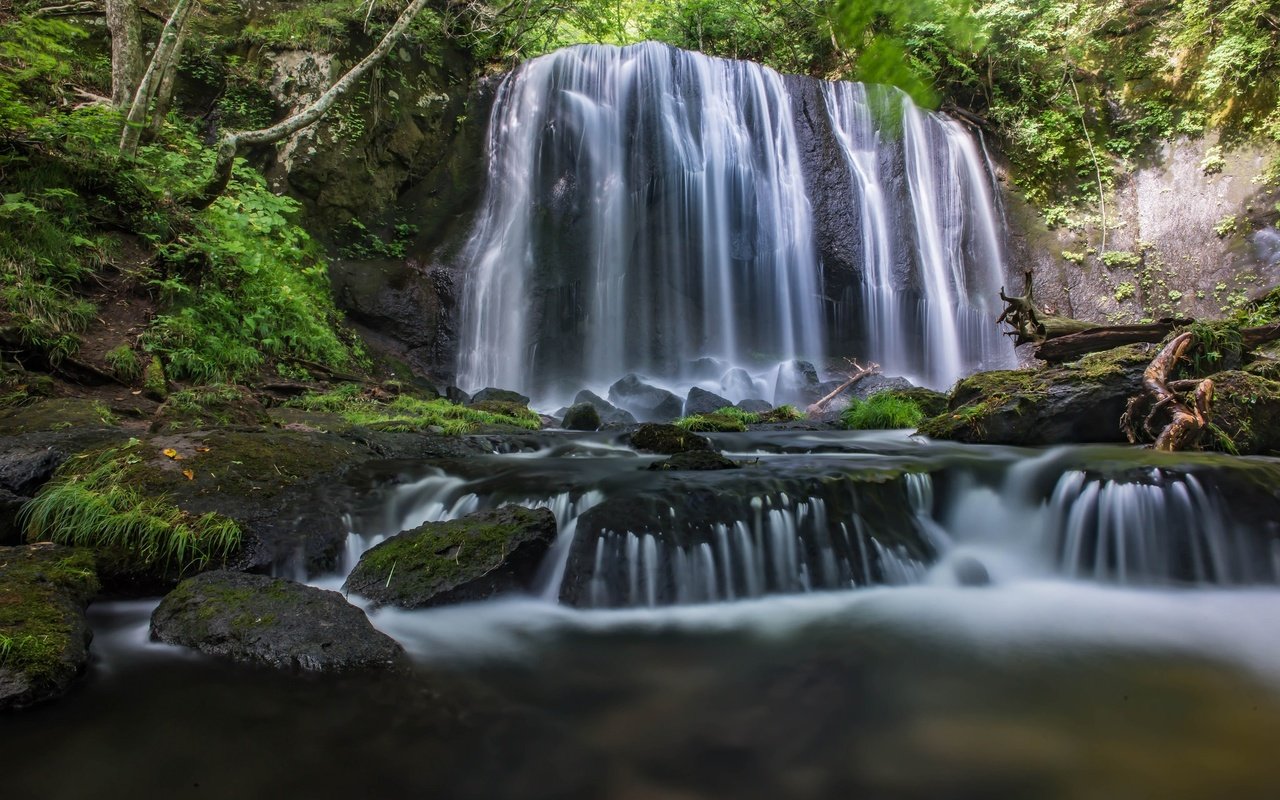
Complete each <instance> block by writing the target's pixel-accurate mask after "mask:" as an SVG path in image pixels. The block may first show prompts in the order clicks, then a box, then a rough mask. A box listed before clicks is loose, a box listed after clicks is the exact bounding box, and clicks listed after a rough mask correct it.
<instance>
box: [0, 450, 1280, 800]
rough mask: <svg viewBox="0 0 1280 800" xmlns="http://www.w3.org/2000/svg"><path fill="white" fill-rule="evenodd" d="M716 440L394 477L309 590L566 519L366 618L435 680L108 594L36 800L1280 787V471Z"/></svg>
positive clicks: (11, 779)
mask: <svg viewBox="0 0 1280 800" xmlns="http://www.w3.org/2000/svg"><path fill="white" fill-rule="evenodd" d="M713 438H714V439H715V440H716V443H717V445H718V446H720V447H721V448H723V449H724V450H725V451H726V452H727V453H729V454H731V455H732V457H733V458H735V459H736V460H739V461H740V462H745V463H746V466H744V468H742V469H740V470H726V471H722V472H708V473H660V472H659V473H655V472H652V471H648V470H646V469H644V468H645V467H646V466H647V465H648V463H650V462H652V461H654V460H655V458H654V457H652V456H647V455H642V454H638V453H636V452H633V451H631V450H630V449H628V448H626V447H625V446H623V445H622V444H621V443H620V441H619V438H618V437H617V436H616V435H610V434H604V433H601V434H583V435H568V434H556V435H552V434H547V435H543V436H542V437H526V439H525V440H523V441H524V443H523V445H522V446H519V445H512V446H510V447H508V448H506V449H510V450H512V452H502V453H495V454H494V455H492V456H487V457H479V458H472V459H466V460H459V461H457V462H447V461H442V462H433V463H430V464H421V463H419V464H415V463H385V464H379V465H376V466H375V467H372V469H376V471H377V473H378V475H380V476H382V478H383V479H382V481H381V488H379V489H377V490H375V491H372V492H370V493H369V494H368V496H367V497H365V498H363V499H362V500H361V501H360V502H359V503H358V504H357V505H358V507H355V508H352V509H351V511H350V514H349V524H350V529H351V530H352V531H353V533H352V534H351V536H350V542H351V547H350V551H351V552H350V554H349V555H348V557H347V559H346V561H345V563H344V566H343V568H342V570H340V571H339V573H335V574H330V575H321V576H313V577H311V578H310V580H309V582H311V583H313V584H314V585H317V586H322V587H325V588H337V587H338V586H340V585H341V582H342V578H343V574H345V573H344V572H343V570H346V569H349V568H350V567H351V566H352V565H353V564H354V558H355V557H356V556H357V555H358V553H359V552H360V551H361V550H363V549H364V548H367V547H369V546H372V544H374V543H376V542H377V541H380V540H381V539H382V538H383V537H385V536H386V535H388V534H393V533H395V532H397V531H399V530H401V529H403V528H405V527H411V526H414V525H417V524H419V523H420V522H422V521H425V520H432V519H450V518H454V517H457V516H460V515H462V514H465V513H468V512H470V511H473V510H476V509H478V508H486V507H493V506H496V505H499V504H502V503H508V502H519V503H522V504H526V505H545V506H547V507H549V508H551V509H552V511H553V512H554V513H555V514H556V516H557V520H558V522H559V523H560V531H561V533H560V538H559V540H558V541H557V543H556V545H555V546H553V547H552V549H551V550H550V552H549V554H548V556H547V559H546V563H545V564H544V565H543V570H542V576H541V578H540V582H541V585H540V590H539V592H537V593H536V594H535V595H533V596H528V597H509V598H502V599H498V600H494V601H490V602H485V603H477V604H471V605H463V606H454V607H444V608H436V609H426V610H418V611H404V610H398V609H389V608H384V609H379V610H370V611H369V614H370V618H371V620H372V621H373V622H374V624H375V625H376V626H377V627H378V628H380V629H381V630H383V631H385V632H386V633H388V634H390V635H391V636H393V637H395V638H396V639H397V640H398V641H400V642H401V643H402V644H403V645H404V646H405V647H406V649H407V650H408V651H409V652H410V654H411V655H412V656H413V659H414V664H415V666H414V669H413V670H412V671H411V672H410V673H409V674H407V675H346V676H336V677H332V676H330V677H313V676H294V675H283V674H277V673H274V672H270V671H266V670H258V669H248V668H241V667H235V666H231V665H227V664H224V663H220V662H214V661H211V660H209V659H206V658H204V657H200V656H196V655H193V654H191V653H190V652H188V651H185V650H182V649H180V648H172V647H167V646H163V645H158V644H154V643H151V642H150V641H149V639H148V635H147V623H148V619H149V616H150V613H151V611H152V609H153V608H154V606H155V601H154V600H150V601H147V600H141V601H130V602H113V603H101V604H98V605H95V606H94V607H93V608H92V609H91V618H92V621H93V624H94V628H95V640H94V644H93V650H94V658H93V662H92V666H91V669H90V673H89V675H88V676H87V677H86V679H85V680H83V681H82V682H81V684H80V685H79V687H78V688H77V689H76V690H75V691H73V692H72V694H71V695H70V696H68V697H67V698H65V699H64V700H62V701H60V702H58V703H54V704H50V705H48V706H46V707H42V708H37V709H34V710H32V711H30V712H28V713H25V714H23V715H22V716H21V717H10V718H7V719H4V720H0V752H4V753H6V754H7V755H6V761H7V762H8V764H9V769H8V770H6V773H7V778H8V782H7V783H8V786H7V789H8V791H7V794H8V796H12V797H31V798H37V797H38V798H46V797H47V798H62V797H67V798H71V797H95V798H100V797H121V798H124V797H137V796H139V795H141V796H161V795H162V796H166V797H236V798H257V797H262V798H266V797H281V796H288V797H295V796H296V797H321V798H328V797H333V798H341V797H409V796H420V795H422V794H424V793H426V792H432V793H436V794H439V795H443V796H446V797H472V796H475V797H499V798H507V797H510V798H542V797H546V798H566V797H581V798H604V797H607V798H704V797H705V798H712V797H724V798H756V797H759V798H778V797H787V798H825V797H847V796H864V797H905V798H916V797H919V798H969V797H973V798H979V797H981V798H1005V797H1008V798H1013V797H1033V796H1034V797H1041V798H1104V797H1165V798H1182V797H1186V798H1192V797H1222V796H1233V797H1272V796H1274V794H1275V790H1274V787H1275V786H1276V785H1277V783H1278V782H1280V762H1278V761H1277V760H1276V759H1275V757H1274V746H1275V744H1276V743H1277V742H1280V630H1277V627H1276V624H1275V620H1276V619H1280V589H1277V584H1278V583H1280V580H1278V576H1280V544H1278V542H1280V533H1278V529H1277V522H1276V521H1275V520H1276V519H1277V515H1276V514H1275V513H1274V512H1275V509H1274V501H1272V505H1268V504H1267V502H1266V500H1267V498H1269V497H1270V494H1269V490H1267V489H1266V488H1265V487H1266V486H1268V485H1270V486H1274V485H1275V476H1276V471H1277V470H1280V461H1276V460H1273V459H1264V458H1248V459H1241V458H1226V457H1217V456H1210V455H1180V456H1178V457H1176V458H1165V457H1160V456H1159V454H1154V453H1151V452H1146V451H1140V450H1135V449H1130V448H1119V447H1101V446H1087V447H1080V446H1074V447H1061V448H1054V449H1048V450H1025V449H1015V448H1004V447H988V446H981V447H980V446H966V445H955V444H946V443H931V442H927V441H923V440H918V439H913V438H911V437H909V436H908V435H907V434H906V432H885V433H875V434H870V433H847V432H821V433H811V432H770V433H749V434H723V435H715V436H714V437H713ZM500 449H501V448H500ZM351 599H352V600H353V601H358V600H359V598H355V597H352V598H351ZM33 744H34V746H32V745H33ZM19 752H21V753H22V755H21V757H18V755H17V754H18V753H19Z"/></svg>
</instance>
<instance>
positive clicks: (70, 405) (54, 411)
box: [0, 397, 117, 436]
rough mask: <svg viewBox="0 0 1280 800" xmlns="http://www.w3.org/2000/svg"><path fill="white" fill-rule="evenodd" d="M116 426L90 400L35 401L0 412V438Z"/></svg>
mask: <svg viewBox="0 0 1280 800" xmlns="http://www.w3.org/2000/svg"><path fill="white" fill-rule="evenodd" d="M104 412H105V413H104ZM116 422H117V421H116V419H115V417H114V415H113V414H111V412H110V409H107V408H106V406H104V405H102V404H101V403H99V402H96V401H93V400H85V399H81V398H71V397H64V398H57V399H50V400H36V401H35V402H29V403H25V404H17V405H15V406H11V407H9V408H8V409H5V410H0V435H6V436H16V435H19V434H23V433H33V432H36V431H57V430H64V429H66V428H102V427H104V426H105V427H114V426H115V425H116Z"/></svg>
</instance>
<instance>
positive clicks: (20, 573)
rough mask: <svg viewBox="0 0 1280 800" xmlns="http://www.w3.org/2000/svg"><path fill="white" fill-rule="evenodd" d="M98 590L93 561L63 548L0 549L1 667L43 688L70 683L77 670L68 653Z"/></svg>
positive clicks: (78, 551) (80, 552) (81, 552)
mask: <svg viewBox="0 0 1280 800" xmlns="http://www.w3.org/2000/svg"><path fill="white" fill-rule="evenodd" d="M97 591H98V578H97V574H96V572H95V566H94V559H93V556H92V555H91V554H90V553H88V552H87V551H84V550H67V549H63V548H51V547H48V546H43V547H10V548H0V667H7V668H9V669H12V670H14V671H17V672H22V673H25V674H26V675H27V676H28V678H30V679H31V681H32V682H33V683H35V684H37V685H40V686H50V685H55V684H60V683H65V682H66V681H68V680H70V679H71V678H72V677H74V673H75V669H76V666H75V664H74V663H72V662H71V661H69V660H68V659H67V658H66V657H65V654H66V652H67V650H68V649H69V648H71V647H73V646H75V645H76V644H77V643H75V642H73V640H72V637H74V636H78V635H80V633H79V630H80V627H81V626H80V624H78V619H79V616H80V613H81V609H82V607H83V606H84V604H85V603H87V602H88V601H89V599H90V598H91V597H93V595H94V594H95V593H96V592H97Z"/></svg>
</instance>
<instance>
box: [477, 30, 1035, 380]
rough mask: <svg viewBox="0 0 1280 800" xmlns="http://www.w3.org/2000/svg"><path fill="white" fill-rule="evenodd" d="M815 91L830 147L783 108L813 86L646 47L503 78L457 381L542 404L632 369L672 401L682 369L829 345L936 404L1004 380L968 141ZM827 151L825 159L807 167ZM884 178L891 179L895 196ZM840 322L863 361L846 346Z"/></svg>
mask: <svg viewBox="0 0 1280 800" xmlns="http://www.w3.org/2000/svg"><path fill="white" fill-rule="evenodd" d="M812 83H815V84H817V85H820V86H821V98H822V102H823V103H824V105H825V107H826V110H827V114H828V116H829V118H830V124H829V125H828V126H827V127H828V128H829V130H823V131H818V130H817V129H815V128H814V127H813V124H812V120H811V119H809V118H808V116H807V115H806V114H802V113H800V109H799V108H798V107H797V102H796V100H795V99H794V95H795V92H796V91H797V90H805V88H806V87H809V85H810V82H808V79H800V78H784V77H783V76H781V75H779V74H777V73H775V72H773V71H771V70H769V69H767V68H764V67H761V66H759V65H756V64H751V63H749V62H738V61H728V60H723V59H715V58H709V57H706V56H703V55H700V54H697V53H691V52H686V51H682V50H677V49H674V48H670V47H666V46H664V45H658V44H653V43H647V44H641V45H633V46H631V47H627V48H614V47H604V46H582V47H574V48H568V49H565V50H561V51H558V52H555V53H552V54H550V55H547V56H544V57H542V58H538V59H534V60H532V61H529V62H527V63H525V64H523V65H521V66H520V67H519V68H518V69H516V70H515V71H514V72H512V73H511V75H509V76H508V77H507V78H506V79H505V80H504V81H503V83H502V84H501V86H500V87H499V89H498V91H497V95H496V98H495V101H494V106H493V111H492V114H491V118H490V123H489V133H488V145H487V146H488V158H489V162H488V163H489V168H488V185H487V188H486V193H485V197H484V200H483V204H482V207H481V210H480V213H479V215H478V218H477V221H476V223H475V226H474V228H473V231H472V234H471V236H470V238H469V240H468V242H467V245H466V248H465V250H464V259H463V260H464V262H465V263H466V276H467V277H466V281H467V283H466V288H465V294H464V301H463V311H462V333H461V346H460V353H459V375H458V382H459V383H460V384H461V385H463V386H464V387H465V388H468V389H474V388H479V387H482V386H503V387H511V388H518V389H521V390H524V391H527V392H530V393H532V394H533V395H535V396H538V397H544V398H546V397H548V396H556V397H561V396H564V395H567V394H572V393H573V392H574V391H576V390H577V389H579V388H582V387H584V386H593V387H603V386H605V385H607V384H609V383H611V382H612V381H613V380H615V379H616V378H618V377H621V376H622V375H623V374H624V373H627V372H640V373H644V374H647V375H650V376H652V377H654V378H656V379H659V380H660V381H664V382H666V383H668V384H674V383H679V382H680V380H681V379H682V378H683V377H686V376H685V375H684V372H685V365H687V364H688V363H689V361H690V360H692V359H695V358H698V357H714V358H717V359H720V360H722V361H725V362H727V363H728V364H729V365H745V366H749V367H761V366H762V365H766V364H772V363H776V362H778V361H780V360H783V359H789V358H795V357H801V358H805V359H808V360H811V361H814V362H816V363H821V360H822V358H823V355H824V352H825V351H826V350H828V349H829V340H831V339H832V338H833V336H834V337H835V338H840V339H842V341H841V342H840V344H839V345H838V347H840V348H845V347H846V346H848V347H857V348H859V350H858V351H857V352H849V353H847V354H848V355H854V356H860V357H864V358H865V357H872V358H876V359H878V360H880V361H881V362H882V363H883V364H884V366H885V368H886V370H887V371H890V372H897V373H904V374H908V375H909V376H912V377H914V378H916V379H917V380H919V381H922V382H925V383H928V384H931V385H934V386H939V387H942V386H945V385H946V384H949V383H950V382H952V381H953V380H955V379H956V378H957V377H959V376H960V375H962V374H964V373H965V372H967V371H969V370H972V369H974V368H976V367H977V366H978V365H987V366H992V365H1003V364H1006V363H1008V361H1009V359H1011V354H1012V351H1011V349H1010V347H1009V345H1008V344H1007V342H1006V341H1003V340H1002V337H1000V336H999V335H998V334H997V332H996V331H995V329H994V327H993V326H992V325H991V324H990V316H991V315H990V313H989V312H988V309H987V307H986V304H987V299H988V298H989V297H990V296H993V295H994V294H995V291H996V288H997V287H998V286H999V285H1000V283H1001V282H1002V277H1001V275H1002V272H1003V260H1002V252H1001V246H1000V238H1001V237H1000V229H999V226H998V225H997V223H996V221H995V216H994V212H993V205H992V199H991V192H990V188H989V186H988V184H987V178H986V173H985V170H984V168H983V165H982V161H981V159H980V157H979V155H978V152H977V149H976V148H975V147H974V144H973V142H972V140H971V139H970V138H969V137H968V135H967V134H966V133H965V132H964V131H963V130H962V129H961V128H960V126H959V125H958V124H956V123H954V122H951V121H948V120H946V119H945V118H943V117H939V116H936V115H932V114H927V113H925V112H922V111H920V110H919V109H917V108H916V107H915V106H913V105H912V104H911V103H910V101H909V100H908V99H907V98H906V96H905V95H902V94H901V93H896V92H892V91H889V90H877V94H878V95H882V98H881V101H880V102H878V103H872V102H870V101H869V99H868V96H867V90H866V89H865V88H864V87H862V86H861V85H858V84H848V83H835V84H830V83H819V82H812ZM877 108H889V109H892V110H893V111H892V113H889V114H886V113H881V112H879V111H877V110H876V109H877ZM820 139H821V141H819V140H820ZM832 140H834V142H835V143H834V145H833V144H832ZM831 146H834V147H835V148H836V149H837V150H838V151H839V152H840V153H841V156H840V157H839V158H840V159H843V162H841V161H839V160H837V161H831V160H830V159H827V160H825V161H824V159H821V158H816V159H815V158H813V157H812V154H813V152H814V151H815V150H816V149H822V148H829V147H831ZM820 162H822V163H820ZM827 162H830V163H827ZM890 163H898V164H904V165H905V169H904V170H892V172H893V173H894V175H895V176H896V177H893V178H890V177H889V175H888V173H889V172H890V171H891V170H890V169H889V168H888V167H887V166H884V165H887V164H890ZM846 169H847V171H848V174H847V175H845V176H843V177H842V178H841V179H840V182H842V185H843V187H844V188H843V189H842V190H840V191H838V192H837V193H836V195H835V196H828V195H827V194H823V195H822V196H821V202H823V203H832V204H835V207H836V208H837V214H839V215H840V216H842V217H843V216H845V213H844V211H845V209H852V208H855V207H856V208H858V209H860V211H859V214H860V219H859V220H858V222H857V228H858V235H859V236H860V237H861V240H862V254H861V256H860V257H859V259H858V260H859V261H860V262H861V263H860V265H859V268H860V269H861V271H862V274H863V277H862V286H863V287H864V289H863V295H864V297H863V298H862V299H860V300H859V301H857V302H853V303H848V302H836V303H835V305H834V306H833V305H832V302H831V301H828V300H826V299H824V298H825V296H826V295H827V294H830V289H831V287H827V286H825V282H824V277H823V276H824V266H823V263H822V259H821V258H820V256H819V250H820V245H821V241H820V240H821V238H822V234H821V233H820V231H819V228H821V226H819V225H818V224H817V223H816V222H815V220H814V217H813V207H812V202H811V199H810V198H811V197H815V196H817V194H816V192H815V190H814V186H815V185H816V184H817V183H819V182H821V180H820V178H821V177H822V176H820V175H819V174H818V173H819V172H821V171H823V170H826V171H828V172H830V171H837V172H840V171H844V170H846ZM903 175H905V178H904V177H902V176H903ZM842 224H843V223H842ZM848 225H849V226H853V225H854V223H853V222H852V221H849V222H848ZM828 312H831V313H830V314H829V313H828ZM829 316H830V318H828V317H829ZM852 317H856V318H857V319H856V327H857V328H858V331H859V332H858V334H857V335H856V336H855V337H854V338H857V339H858V340H859V343H857V344H851V343H849V342H846V341H843V339H844V338H847V337H844V336H843V334H842V333H841V332H840V329H841V328H842V320H844V321H848V320H847V319H846V318H852ZM844 327H848V326H844ZM839 354H841V355H844V354H846V353H844V352H841V353H839Z"/></svg>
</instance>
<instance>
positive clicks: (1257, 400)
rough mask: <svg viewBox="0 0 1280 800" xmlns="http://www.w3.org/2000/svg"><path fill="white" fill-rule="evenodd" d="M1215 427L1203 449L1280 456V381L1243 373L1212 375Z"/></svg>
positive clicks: (1211, 416)
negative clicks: (1277, 454) (1279, 454)
mask: <svg viewBox="0 0 1280 800" xmlns="http://www.w3.org/2000/svg"><path fill="white" fill-rule="evenodd" d="M1209 378H1210V379H1211V380H1212V381H1213V385H1214V391H1213V404H1212V406H1211V407H1210V410H1209V421H1210V422H1211V423H1212V427H1210V429H1209V430H1208V431H1207V432H1206V433H1205V434H1204V435H1203V436H1202V437H1201V440H1200V444H1201V446H1203V447H1205V448H1208V449H1213V450H1222V451H1225V452H1228V453H1235V454H1237V455H1242V456H1244V455H1274V454H1276V453H1280V381H1274V380H1268V379H1267V378H1264V377H1261V376H1259V375H1255V374H1252V373H1249V372H1243V371H1240V370H1230V371H1227V372H1219V373H1216V374H1214V375H1210V376H1209Z"/></svg>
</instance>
